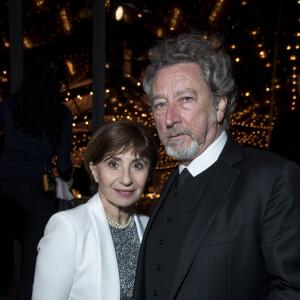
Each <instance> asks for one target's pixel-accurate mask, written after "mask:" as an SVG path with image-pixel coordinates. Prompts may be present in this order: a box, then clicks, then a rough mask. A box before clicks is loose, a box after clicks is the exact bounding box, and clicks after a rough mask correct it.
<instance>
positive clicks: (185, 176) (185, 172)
mask: <svg viewBox="0 0 300 300" xmlns="http://www.w3.org/2000/svg"><path fill="white" fill-rule="evenodd" d="M191 176H192V175H191V173H190V172H189V170H188V169H187V168H184V169H183V170H182V172H181V173H180V175H179V180H178V188H181V187H182V186H183V185H184V183H185V182H186V181H187V180H188V179H189V178H191Z"/></svg>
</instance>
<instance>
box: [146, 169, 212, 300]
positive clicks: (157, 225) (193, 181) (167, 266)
mask: <svg viewBox="0 0 300 300" xmlns="http://www.w3.org/2000/svg"><path fill="white" fill-rule="evenodd" d="M212 169H213V166H211V167H209V168H208V169H207V170H205V171H204V172H202V173H200V174H199V175H197V176H196V177H193V176H192V175H190V176H189V178H188V179H187V180H186V181H185V183H184V184H183V185H181V186H178V184H177V182H176V184H174V186H173V187H172V189H171V191H170V193H169V195H168V197H167V199H166V200H165V202H164V204H163V205H162V207H161V209H160V211H159V213H158V214H157V216H156V219H155V221H154V223H153V226H152V228H151V230H150V232H149V235H148V238H147V242H146V253H145V282H146V286H145V288H146V293H145V294H146V300H148V299H167V298H168V296H169V290H170V287H171V283H172V279H173V274H174V272H175V268H176V265H177V264H176V262H177V259H178V257H179V253H180V250H181V245H182V244H183V243H184V238H185V235H186V231H187V228H188V226H189V223H190V220H191V219H192V217H193V214H194V211H195V209H196V206H197V204H198V202H199V201H201V197H199V195H201V194H202V192H203V191H204V188H205V185H206V183H207V181H208V179H209V176H210V174H211V172H212ZM199 199H200V200H199Z"/></svg>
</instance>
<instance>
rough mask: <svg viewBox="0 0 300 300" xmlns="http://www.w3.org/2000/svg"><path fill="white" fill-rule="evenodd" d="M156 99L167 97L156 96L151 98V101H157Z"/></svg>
mask: <svg viewBox="0 0 300 300" xmlns="http://www.w3.org/2000/svg"><path fill="white" fill-rule="evenodd" d="M156 99H165V97H164V96H162V95H156V96H151V98H150V100H151V101H152V102H153V101H154V100H156Z"/></svg>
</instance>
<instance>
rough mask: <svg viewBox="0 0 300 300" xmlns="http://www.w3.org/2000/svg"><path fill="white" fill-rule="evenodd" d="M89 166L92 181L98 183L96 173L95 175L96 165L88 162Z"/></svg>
mask: <svg viewBox="0 0 300 300" xmlns="http://www.w3.org/2000/svg"><path fill="white" fill-rule="evenodd" d="M89 167H90V170H91V173H92V175H93V178H94V181H95V182H97V183H98V175H97V169H96V165H94V164H93V163H92V162H90V163H89Z"/></svg>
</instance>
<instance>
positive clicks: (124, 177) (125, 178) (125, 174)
mask: <svg viewBox="0 0 300 300" xmlns="http://www.w3.org/2000/svg"><path fill="white" fill-rule="evenodd" d="M120 182H121V183H122V184H123V185H126V186H128V185H131V184H132V177H131V173H130V170H127V169H126V170H122V174H121V178H120Z"/></svg>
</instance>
